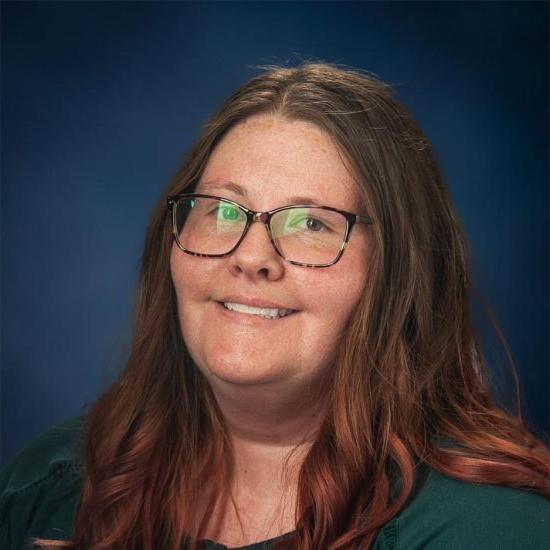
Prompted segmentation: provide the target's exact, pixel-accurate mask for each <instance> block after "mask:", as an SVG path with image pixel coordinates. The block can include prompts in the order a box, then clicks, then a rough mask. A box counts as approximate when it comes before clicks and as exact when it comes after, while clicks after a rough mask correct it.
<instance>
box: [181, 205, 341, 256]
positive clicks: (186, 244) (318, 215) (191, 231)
mask: <svg viewBox="0 0 550 550" xmlns="http://www.w3.org/2000/svg"><path fill="white" fill-rule="evenodd" d="M175 219H176V231H177V235H178V240H179V243H180V245H181V246H182V247H183V248H185V249H186V250H189V251H190V252H194V253H196V254H227V253H228V252H230V251H231V250H232V249H233V248H234V247H235V245H236V244H237V243H238V242H239V239H240V238H241V236H242V234H243V231H244V230H245V228H246V222H247V217H246V212H244V210H241V209H240V208H238V207H237V206H235V205H234V204H231V203H228V202H225V201H222V200H218V199H211V198H205V197H194V198H181V199H179V200H178V202H177V204H176V214H175ZM346 226H347V221H346V218H345V217H344V216H343V215H342V214H340V213H338V212H334V211H332V210H326V209H323V208H319V207H315V206H308V207H292V208H287V209H285V210H281V211H279V212H276V213H275V214H274V215H273V216H272V218H271V221H270V229H271V234H272V237H273V240H274V242H275V245H276V247H277V248H278V250H279V252H280V253H281V254H282V255H283V256H284V257H285V258H286V259H287V260H291V261H295V262H300V263H307V264H324V263H330V262H332V261H333V260H334V259H335V258H336V256H337V255H338V252H339V251H340V248H341V246H342V243H343V242H344V238H345V234H346Z"/></svg>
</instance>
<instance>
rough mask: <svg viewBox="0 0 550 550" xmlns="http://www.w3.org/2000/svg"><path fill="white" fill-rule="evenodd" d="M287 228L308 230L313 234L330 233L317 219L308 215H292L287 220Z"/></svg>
mask: <svg viewBox="0 0 550 550" xmlns="http://www.w3.org/2000/svg"><path fill="white" fill-rule="evenodd" d="M287 222H288V223H287V227H290V228H292V229H309V231H311V232H313V233H319V232H321V231H330V228H329V227H328V226H327V225H326V224H325V223H323V222H322V221H321V220H319V219H318V218H314V217H313V216H308V215H302V216H300V215H297V214H294V215H292V216H289V219H288V220H287Z"/></svg>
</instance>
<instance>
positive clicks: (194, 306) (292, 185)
mask: <svg viewBox="0 0 550 550" xmlns="http://www.w3.org/2000/svg"><path fill="white" fill-rule="evenodd" d="M196 192H197V193H207V194H212V195H217V196H221V197H224V198H228V199H232V200H234V201H236V202H238V203H240V204H243V205H244V206H247V207H249V208H251V209H253V210H256V211H266V210H271V209H274V208H277V207H279V206H284V205H289V204H297V203H300V202H302V201H301V200H296V198H294V197H296V196H299V197H308V198H310V200H311V201H312V202H314V203H317V204H320V205H326V206H333V207H335V208H340V209H342V210H348V211H351V212H355V213H361V212H360V210H361V208H360V205H359V201H358V197H357V194H356V193H357V191H356V187H355V184H354V181H353V178H352V176H351V175H350V174H349V173H348V171H347V170H346V168H345V166H344V164H343V162H342V160H341V158H340V155H339V152H338V150H337V149H336V147H335V145H334V144H333V143H332V141H331V139H330V137H329V136H328V134H326V133H325V132H324V131H322V130H320V129H319V128H318V127H316V126H315V125H313V124H310V123H307V122H302V121H288V120H285V119H283V118H281V117H278V116H274V115H256V116H253V117H251V118H249V119H247V120H246V121H244V122H242V123H240V124H238V125H237V126H235V127H233V128H232V129H231V130H230V131H229V132H228V133H227V134H226V135H225V137H224V138H223V139H222V140H221V141H220V143H219V144H218V145H217V147H216V149H215V150H214V151H213V153H212V155H211V157H210V159H209V161H208V163H207V166H206V168H205V171H204V173H203V176H202V177H201V179H200V182H199V183H198V185H197V188H196ZM367 231H368V226H366V225H362V224H358V225H356V226H355V227H354V229H353V231H352V235H351V239H350V242H349V244H348V247H347V248H346V250H345V252H344V254H343V256H342V257H341V258H340V260H339V261H338V262H337V263H336V264H335V265H332V266H330V267H324V268H311V267H301V266H297V265H292V264H290V263H288V262H286V261H285V260H284V259H283V258H281V257H280V256H279V255H278V254H277V253H276V251H275V250H274V248H273V246H272V244H271V242H270V239H269V236H268V234H267V231H266V228H265V226H264V225H263V224H262V223H253V224H252V225H251V227H250V228H249V231H248V233H247V235H246V237H245V239H244V241H242V242H241V244H240V246H239V247H238V248H237V250H235V251H234V252H233V253H232V254H231V255H230V256H227V257H224V258H201V257H196V256H191V255H188V254H185V253H184V252H182V251H181V250H180V249H179V248H178V247H177V245H176V244H175V243H174V245H173V247H172V253H171V273H172V279H173V281H174V286H175V290H176V294H177V305H178V312H179V318H180V324H181V331H182V334H183V338H184V340H185V343H186V345H187V347H188V349H189V352H190V354H191V356H192V358H193V360H194V361H195V363H196V365H197V366H198V367H199V369H201V371H202V372H203V373H204V374H205V376H206V377H207V379H208V380H209V381H210V383H211V384H212V385H213V387H214V388H215V387H216V386H218V387H220V385H224V384H225V385H226V384H231V385H241V386H242V385H248V386H250V385H265V384H272V383H278V384H279V386H278V387H280V388H284V387H285V384H287V385H289V387H290V386H292V385H294V386H297V385H299V386H304V385H305V384H309V383H311V382H314V381H315V380H321V379H322V378H321V375H322V374H323V373H324V371H325V369H327V368H330V366H331V363H332V359H333V355H334V351H335V347H336V343H337V339H338V336H339V334H341V332H342V330H343V328H344V326H345V324H346V321H347V320H348V318H349V316H350V314H351V313H352V311H353V309H354V307H355V306H356V305H357V303H358V301H359V299H360V296H361V294H362V292H363V289H364V286H365V284H366V274H367V257H368V242H367ZM247 301H249V303H250V301H252V302H253V303H251V304H250V305H260V306H261V305H266V306H270V307H273V305H276V306H278V307H279V308H285V309H293V310H297V312H296V313H293V314H291V315H289V316H286V317H282V318H279V319H275V320H270V319H264V318H262V317H259V316H257V315H254V314H251V313H237V312H235V311H229V310H227V309H226V308H224V306H223V303H224V302H238V303H243V302H245V303H246V302H247ZM264 303H265V304H264ZM281 383H282V384H281Z"/></svg>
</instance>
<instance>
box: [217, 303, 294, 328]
mask: <svg viewBox="0 0 550 550" xmlns="http://www.w3.org/2000/svg"><path fill="white" fill-rule="evenodd" d="M217 304H218V306H219V307H220V310H221V311H222V312H223V314H224V315H226V316H227V317H228V319H232V320H234V321H239V322H241V323H245V324H256V323H261V324H262V325H263V324H264V323H266V322H267V323H269V324H270V323H273V322H274V321H282V320H284V319H288V318H289V317H292V316H293V315H294V314H296V313H298V311H297V310H293V309H288V308H284V309H278V308H254V307H252V306H246V305H244V304H239V303H238V302H237V303H235V302H226V303H224V302H217ZM275 324H278V323H275Z"/></svg>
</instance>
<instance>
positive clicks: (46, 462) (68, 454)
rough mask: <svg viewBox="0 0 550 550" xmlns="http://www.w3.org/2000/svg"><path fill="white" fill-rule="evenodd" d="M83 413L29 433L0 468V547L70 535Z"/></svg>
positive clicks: (79, 477)
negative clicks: (21, 446)
mask: <svg viewBox="0 0 550 550" xmlns="http://www.w3.org/2000/svg"><path fill="white" fill-rule="evenodd" d="M83 422H84V419H83V417H81V416H79V417H76V418H72V419H70V420H68V421H66V422H64V423H63V424H60V425H58V426H54V427H53V428H50V429H48V430H47V431H45V432H44V433H42V434H41V435H40V436H38V437H36V438H35V439H33V440H32V441H31V442H30V443H29V444H28V445H27V446H26V447H25V448H24V449H23V450H22V451H20V452H19V453H18V454H17V455H16V456H15V457H14V458H13V459H12V460H11V462H10V463H9V464H7V466H5V467H4V468H3V469H2V470H0V547H1V548H21V547H23V540H24V539H25V538H26V537H28V536H37V537H49V538H56V539H63V538H64V537H67V536H69V535H70V531H71V529H72V521H73V513H74V510H75V507H76V502H77V500H78V497H79V494H80V489H81V483H82V472H83V458H82V457H83V453H82V448H83V446H82V443H83V437H82V436H83Z"/></svg>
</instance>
